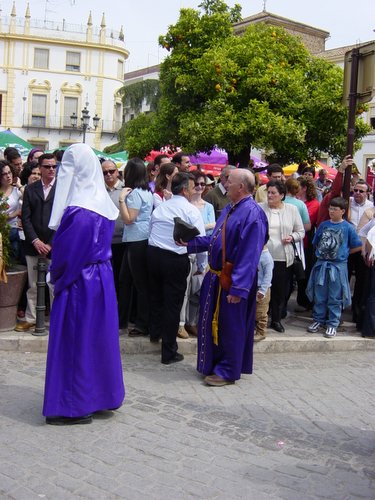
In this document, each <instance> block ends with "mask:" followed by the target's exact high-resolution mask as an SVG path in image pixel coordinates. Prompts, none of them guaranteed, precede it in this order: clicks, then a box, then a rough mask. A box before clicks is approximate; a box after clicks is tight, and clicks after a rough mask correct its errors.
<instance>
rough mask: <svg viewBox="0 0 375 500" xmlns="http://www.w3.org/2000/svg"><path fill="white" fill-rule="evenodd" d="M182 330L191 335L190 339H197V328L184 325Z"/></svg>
mask: <svg viewBox="0 0 375 500" xmlns="http://www.w3.org/2000/svg"><path fill="white" fill-rule="evenodd" d="M184 328H185V330H186V331H187V332H188V334H189V335H191V336H192V337H198V328H197V327H196V326H194V325H186V324H185V327H184Z"/></svg>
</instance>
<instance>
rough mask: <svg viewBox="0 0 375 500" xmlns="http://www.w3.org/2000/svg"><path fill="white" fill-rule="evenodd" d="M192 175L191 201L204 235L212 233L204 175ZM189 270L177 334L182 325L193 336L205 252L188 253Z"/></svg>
mask: <svg viewBox="0 0 375 500" xmlns="http://www.w3.org/2000/svg"><path fill="white" fill-rule="evenodd" d="M191 173H192V174H193V176H194V184H195V186H194V194H193V196H192V198H191V203H192V204H193V205H194V206H196V207H197V208H198V210H199V211H200V213H201V214H202V219H203V222H204V227H205V230H206V235H208V236H209V235H210V234H212V231H213V229H214V227H215V210H214V207H213V205H212V204H211V203H208V202H207V201H205V200H204V199H203V198H202V194H203V192H204V190H205V187H206V176H205V174H204V173H203V172H201V171H200V170H195V171H194V172H191ZM189 259H190V263H191V272H190V274H189V276H188V280H187V288H186V293H185V300H184V303H183V306H182V309H181V315H180V328H179V333H178V336H179V337H180V338H186V334H185V336H184V331H183V328H182V327H183V326H184V329H185V331H186V332H187V333H188V334H190V335H193V336H197V324H198V316H199V293H200V288H201V286H202V282H203V278H204V271H205V268H206V266H207V254H206V253H202V254H197V255H195V254H190V255H189Z"/></svg>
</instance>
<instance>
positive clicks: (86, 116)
mask: <svg viewBox="0 0 375 500" xmlns="http://www.w3.org/2000/svg"><path fill="white" fill-rule="evenodd" d="M87 104H88V103H86V106H85V107H84V108H83V110H82V111H81V125H80V128H82V142H83V143H85V142H86V131H87V130H88V129H89V128H90V118H91V116H90V112H89V110H88V109H87ZM92 121H93V124H94V129H95V130H96V129H97V128H98V125H99V122H100V117H99V116H98V115H97V114H95V116H94V118H93V119H92ZM70 122H71V124H72V127H73V128H77V125H78V116H77V115H76V113H73V114H72V115H71V117H70Z"/></svg>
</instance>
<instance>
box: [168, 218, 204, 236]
mask: <svg viewBox="0 0 375 500" xmlns="http://www.w3.org/2000/svg"><path fill="white" fill-rule="evenodd" d="M173 220H174V230H173V238H174V240H175V241H178V242H180V240H182V241H185V242H187V241H190V240H192V239H193V238H194V237H195V236H198V234H200V231H199V229H197V228H196V227H195V226H192V225H191V224H188V223H187V222H185V221H184V220H182V219H181V218H180V217H174V219H173Z"/></svg>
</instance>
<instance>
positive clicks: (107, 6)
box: [0, 0, 375, 72]
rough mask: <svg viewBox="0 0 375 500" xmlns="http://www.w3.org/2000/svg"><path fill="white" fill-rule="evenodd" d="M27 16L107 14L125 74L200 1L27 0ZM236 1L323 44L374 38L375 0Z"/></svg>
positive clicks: (21, 2) (157, 55)
mask: <svg viewBox="0 0 375 500" xmlns="http://www.w3.org/2000/svg"><path fill="white" fill-rule="evenodd" d="M28 3H29V4H30V11H31V17H32V18H34V19H45V18H46V19H47V20H49V21H61V20H62V19H65V21H66V22H67V23H72V24H81V23H83V24H86V22H87V18H88V15H89V12H90V10H91V11H92V18H93V24H94V25H95V26H99V25H100V22H101V19H102V14H103V12H104V13H105V19H106V25H107V28H108V29H110V28H112V29H113V30H116V31H119V30H120V28H121V25H122V26H123V29H124V34H125V46H126V49H127V50H128V51H129V52H130V56H129V58H128V60H127V62H126V66H125V70H126V71H127V72H129V71H134V70H136V69H140V68H144V67H146V66H152V65H154V64H158V63H160V62H161V61H162V60H163V59H164V57H166V56H167V55H168V52H167V51H166V50H164V49H162V48H160V47H158V37H159V35H164V34H165V33H166V32H167V31H168V26H170V25H171V24H174V23H175V22H176V21H177V20H178V17H179V11H180V9H181V8H183V7H186V8H194V9H196V8H198V5H199V4H200V3H201V0H157V1H156V0H122V1H120V2H119V1H118V0H106V1H103V0H90V1H88V0H29V2H28ZM226 3H227V4H228V5H229V6H233V5H234V4H235V3H239V4H240V5H241V6H242V17H243V18H245V17H248V16H251V15H254V14H256V13H258V12H261V11H262V10H263V8H264V3H265V4H266V10H267V11H268V12H272V13H273V14H277V15H279V16H282V17H287V18H289V19H293V20H295V21H299V22H301V23H304V24H308V25H310V26H314V27H316V28H320V29H323V30H325V31H328V32H329V33H330V38H329V39H328V40H327V42H326V48H327V49H332V48H335V47H341V46H344V45H352V44H355V43H358V42H366V41H369V40H374V39H375V32H374V31H375V0H356V1H355V2H349V1H348V0H314V1H311V0H267V1H265V2H264V1H262V0H227V2H226ZM12 5H13V0H0V8H1V14H2V16H6V15H9V14H10V12H11V9H12ZM26 5H27V1H26V0H16V13H17V17H23V16H24V14H25V11H26Z"/></svg>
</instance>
